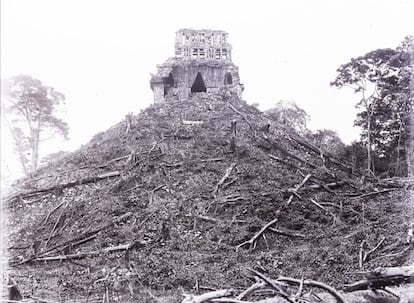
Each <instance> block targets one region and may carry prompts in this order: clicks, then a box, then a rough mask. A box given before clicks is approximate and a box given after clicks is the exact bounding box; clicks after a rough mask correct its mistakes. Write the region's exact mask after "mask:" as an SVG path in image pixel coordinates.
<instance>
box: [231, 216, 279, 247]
mask: <svg viewBox="0 0 414 303" xmlns="http://www.w3.org/2000/svg"><path fill="white" fill-rule="evenodd" d="M279 214H280V209H278V210H277V211H276V218H275V219H273V220H272V221H270V222H269V223H267V224H266V225H265V226H263V227H262V229H261V230H259V231H258V232H257V233H256V234H255V235H254V236H253V237H251V238H250V239H249V240H247V241H244V242H243V243H241V244H239V245H237V247H236V251H238V250H239V248H240V247H243V246H244V245H247V244H249V249H250V248H253V249H255V248H256V242H257V239H258V238H259V237H260V236H261V235H262V234H263V233H264V232H265V231H266V230H267V229H268V228H269V227H270V226H272V225H273V224H275V223H276V222H277V221H279Z"/></svg>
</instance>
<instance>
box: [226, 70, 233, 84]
mask: <svg viewBox="0 0 414 303" xmlns="http://www.w3.org/2000/svg"><path fill="white" fill-rule="evenodd" d="M229 84H233V77H232V76H231V74H230V73H227V74H226V75H225V76H224V85H229Z"/></svg>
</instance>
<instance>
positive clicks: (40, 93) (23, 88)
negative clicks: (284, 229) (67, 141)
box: [2, 75, 69, 173]
mask: <svg viewBox="0 0 414 303" xmlns="http://www.w3.org/2000/svg"><path fill="white" fill-rule="evenodd" d="M3 99H4V104H3V106H4V108H5V109H6V112H7V118H8V121H9V127H10V131H11V133H12V137H13V141H14V144H15V148H16V150H17V152H18V154H19V159H20V162H21V164H22V167H23V170H24V172H25V173H27V172H29V171H32V170H35V169H37V165H38V162H39V145H40V142H41V141H42V140H45V139H48V138H52V137H54V136H55V135H56V134H59V135H61V136H63V137H64V138H67V137H68V133H69V128H68V125H67V123H66V122H65V121H63V120H62V119H60V118H58V117H57V113H56V111H57V108H58V106H59V105H61V104H63V103H64V100H65V97H64V95H63V94H62V93H60V92H58V91H56V90H55V89H54V88H53V87H49V86H45V85H43V84H42V82H41V81H40V80H37V79H34V78H32V77H30V76H27V75H19V76H15V77H12V78H11V79H8V80H7V81H6V83H5V98H3ZM3 99H2V100H3Z"/></svg>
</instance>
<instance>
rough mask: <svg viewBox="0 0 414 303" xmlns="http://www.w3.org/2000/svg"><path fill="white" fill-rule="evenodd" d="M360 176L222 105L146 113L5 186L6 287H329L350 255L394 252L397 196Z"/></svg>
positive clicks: (254, 112) (56, 295)
mask: <svg viewBox="0 0 414 303" xmlns="http://www.w3.org/2000/svg"><path fill="white" fill-rule="evenodd" d="M360 177H361V175H360V174H359V173H358V172H357V171H355V170H352V168H351V167H350V165H349V164H348V163H347V161H346V159H338V158H336V157H335V156H333V155H329V154H327V153H324V152H323V151H320V150H319V149H318V148H316V147H315V146H313V145H312V144H310V143H309V142H307V141H306V140H304V139H303V138H301V137H300V136H298V135H297V134H295V133H294V132H292V131H291V130H287V129H286V128H285V127H283V126H282V125H280V124H278V123H277V121H272V120H269V119H268V118H267V117H266V116H265V114H263V113H262V112H260V111H259V110H258V109H256V108H255V107H252V106H249V105H247V104H246V103H245V102H244V101H242V100H238V99H236V98H234V97H231V96H227V95H226V96H223V95H215V96H211V95H203V94H197V95H195V96H194V97H193V98H192V99H190V100H188V101H186V102H169V103H164V104H155V105H153V106H151V107H149V108H147V109H146V110H144V111H142V112H141V113H140V114H139V115H137V116H127V117H126V119H125V121H122V122H120V123H119V124H117V125H115V126H113V127H112V128H110V129H109V130H107V131H106V132H102V133H99V134H97V135H96V136H95V137H94V138H93V139H92V140H91V141H90V142H89V143H88V144H86V145H85V146H83V147H82V148H81V149H80V150H79V151H77V152H74V153H70V154H66V155H64V156H62V157H60V158H59V159H56V160H54V161H52V162H50V163H49V164H48V165H47V166H45V167H43V168H41V169H39V170H38V171H37V172H36V173H34V174H33V175H32V176H31V177H30V178H26V179H24V180H21V181H20V182H19V183H18V184H16V185H15V187H14V194H13V195H12V196H11V197H9V199H8V200H7V203H8V204H7V205H8V209H9V218H10V220H9V225H10V230H9V231H10V248H9V252H10V266H11V275H12V277H13V278H14V279H15V280H16V281H17V283H18V284H19V285H20V288H21V290H22V292H23V294H24V295H26V296H30V295H32V296H34V297H43V298H50V299H55V300H63V298H66V299H75V300H76V301H77V302H80V301H82V300H84V301H85V302H86V299H87V298H88V300H89V302H93V301H94V300H97V301H99V302H102V295H103V294H104V296H106V297H108V298H111V302H112V301H119V302H138V301H140V302H144V300H145V298H146V299H148V300H149V301H151V300H152V299H151V296H152V295H151V293H155V294H157V296H168V295H173V296H174V295H176V294H177V293H180V292H181V290H185V291H190V292H195V291H198V290H199V289H203V288H205V289H211V288H212V289H218V288H222V287H233V288H236V289H237V288H242V287H245V286H246V285H248V281H249V280H248V278H247V277H246V275H245V274H244V268H246V267H250V268H255V269H258V270H260V271H262V272H265V273H268V274H269V275H271V276H277V275H279V274H283V275H286V276H291V277H296V278H301V277H302V276H304V277H306V278H312V279H314V280H320V281H323V282H325V283H327V284H331V285H334V286H336V287H341V286H342V285H343V284H344V283H347V282H352V281H354V280H355V279H357V276H356V275H355V272H356V271H360V270H361V269H360V268H359V253H360V245H361V243H365V244H363V245H365V246H366V251H367V252H368V251H369V250H371V249H373V248H374V247H375V246H377V244H379V246H378V247H377V248H376V249H375V250H373V251H372V252H371V253H369V254H368V256H367V258H366V259H365V260H364V262H363V264H362V266H363V269H367V268H374V267H377V266H392V265H402V264H403V263H404V261H405V260H406V259H407V254H408V250H407V248H406V246H405V244H404V240H405V234H406V230H407V225H408V217H409V215H410V214H409V212H407V211H406V209H407V208H406V207H407V204H406V201H405V199H406V197H405V196H406V195H405V191H404V189H398V190H395V189H387V188H385V187H383V184H382V185H381V184H379V183H375V182H374V183H373V182H369V183H366V184H363V185H361V183H360V182H359V180H360ZM379 186H382V187H379ZM269 222H270V223H272V224H271V225H268V226H266V224H267V223H269ZM263 227H268V228H267V229H266V230H265V231H264V232H263V233H260V231H261V229H262V228H263ZM255 235H256V237H254V236H255ZM252 237H253V238H252ZM249 240H250V242H246V241H249ZM137 300H138V301H137Z"/></svg>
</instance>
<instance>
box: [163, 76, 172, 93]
mask: <svg viewBox="0 0 414 303" xmlns="http://www.w3.org/2000/svg"><path fill="white" fill-rule="evenodd" d="M163 82H164V97H165V96H166V95H167V93H168V89H169V88H170V87H173V86H174V78H173V76H172V74H171V73H170V74H169V75H168V78H164V79H163Z"/></svg>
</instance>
